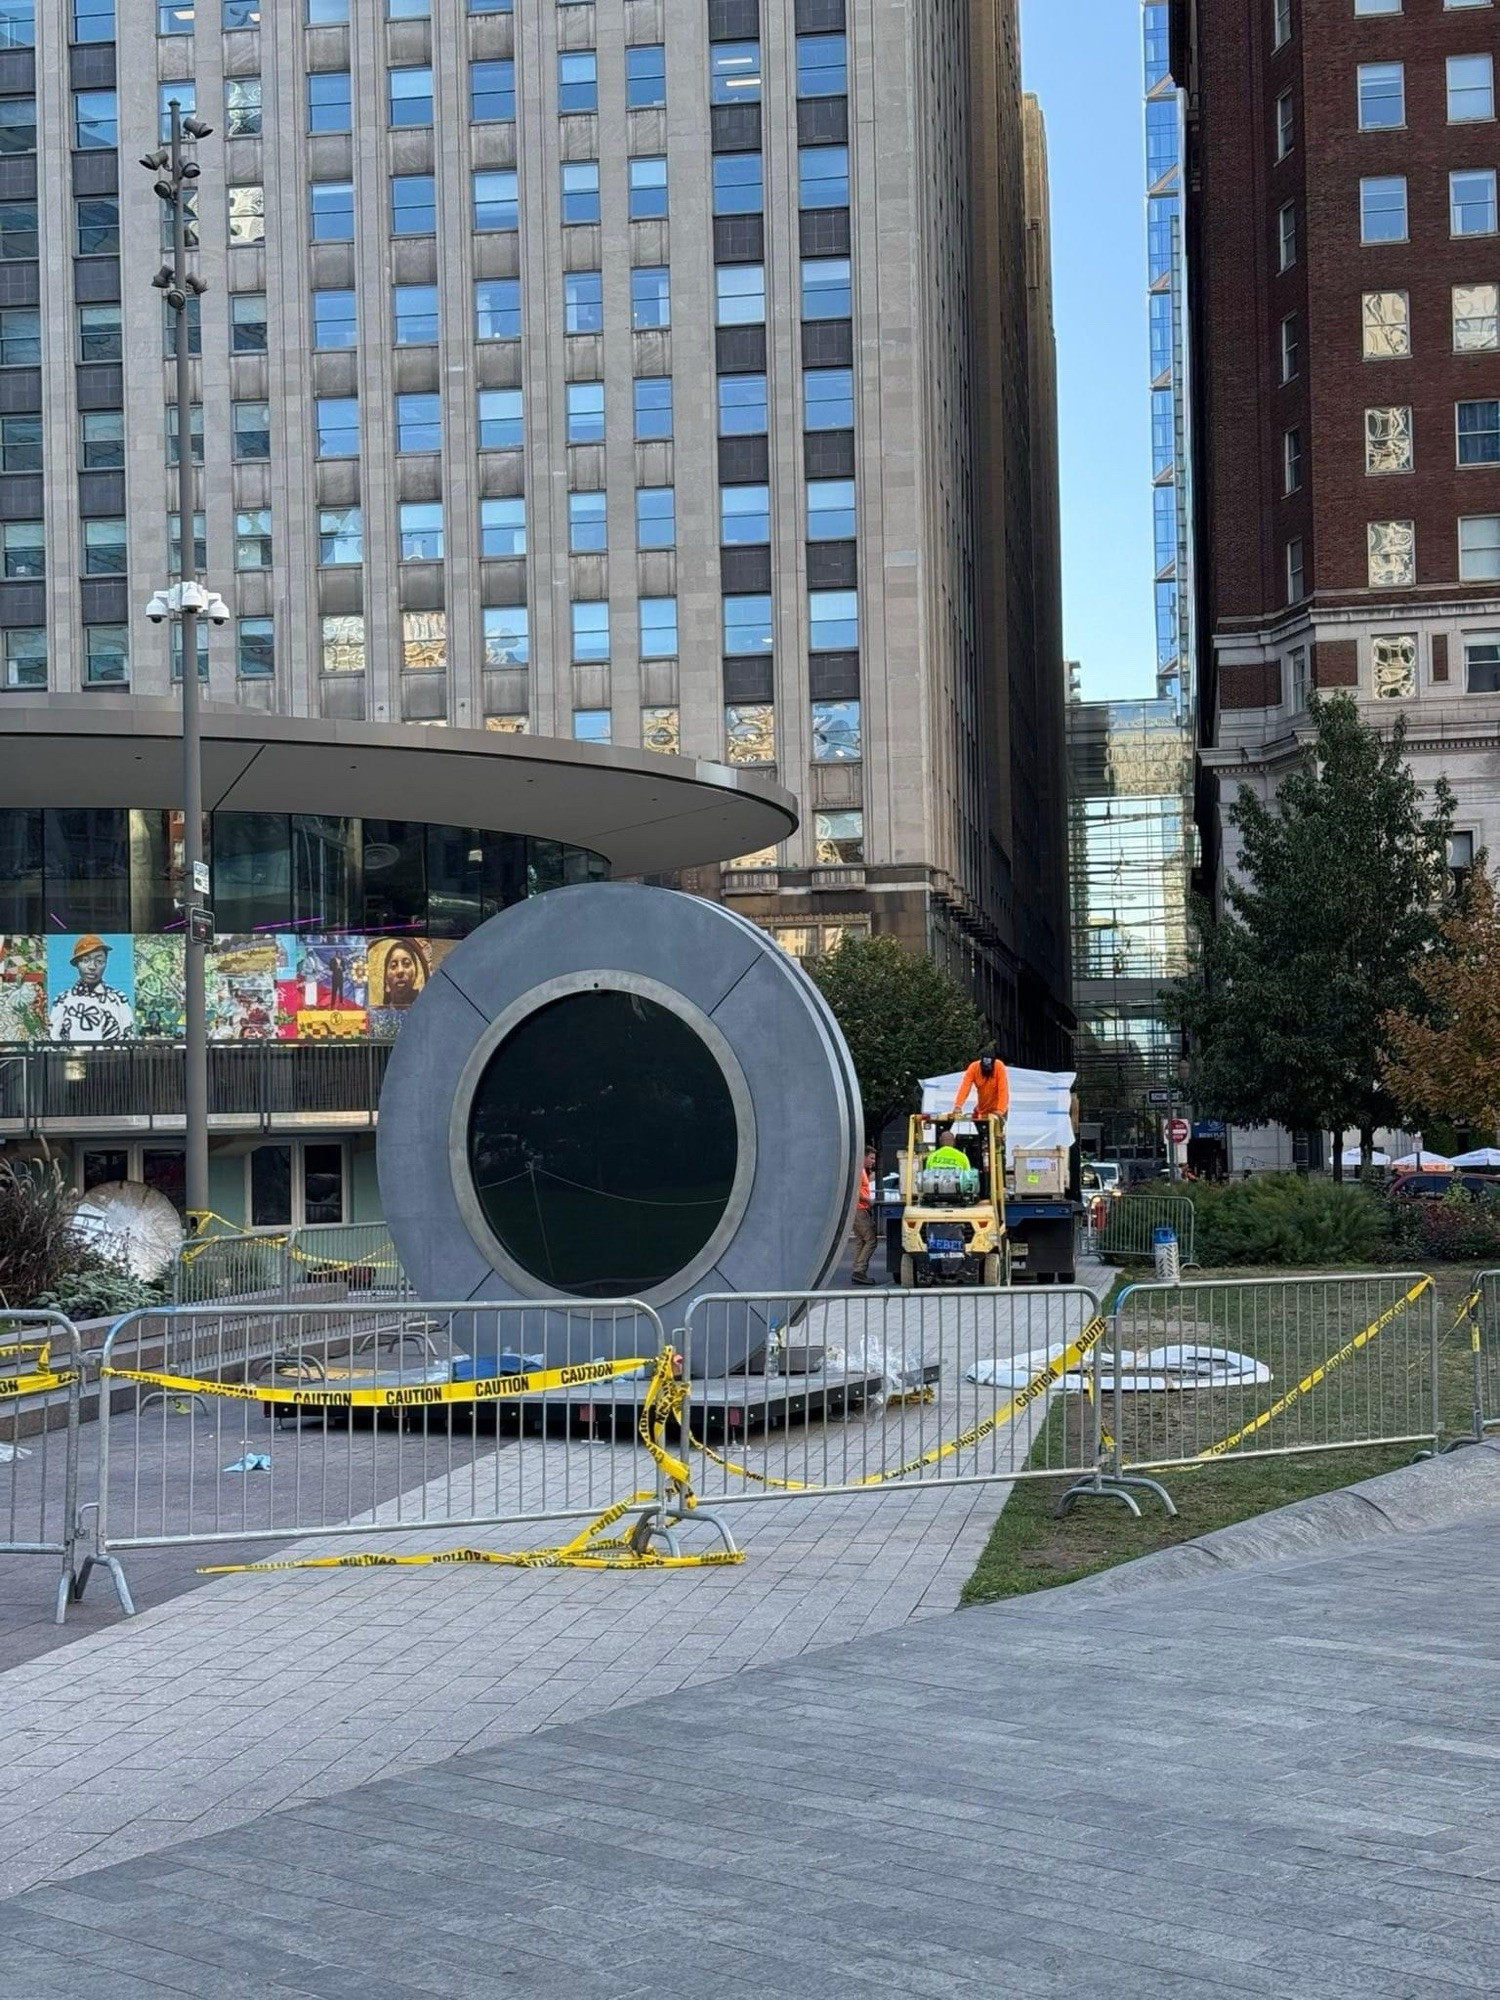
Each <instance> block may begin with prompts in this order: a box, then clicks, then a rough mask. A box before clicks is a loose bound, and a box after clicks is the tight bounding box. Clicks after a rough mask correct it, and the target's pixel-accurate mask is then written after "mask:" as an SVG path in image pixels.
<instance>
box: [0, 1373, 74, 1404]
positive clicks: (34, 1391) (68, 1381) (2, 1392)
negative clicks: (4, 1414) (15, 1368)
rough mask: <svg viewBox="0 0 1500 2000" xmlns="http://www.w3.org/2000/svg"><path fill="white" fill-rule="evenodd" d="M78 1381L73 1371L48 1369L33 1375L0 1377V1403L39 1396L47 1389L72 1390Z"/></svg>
mask: <svg viewBox="0 0 1500 2000" xmlns="http://www.w3.org/2000/svg"><path fill="white" fill-rule="evenodd" d="M77 1380H78V1375H77V1372H76V1371H75V1370H73V1369H67V1370H64V1371H62V1372H58V1371H57V1370H54V1369H50V1368H48V1369H43V1370H41V1371H40V1372H39V1373H37V1374H33V1375H0V1402H7V1403H8V1402H10V1401H11V1400H12V1399H13V1398H14V1397H17V1396H38V1395H40V1394H41V1393H42V1391H43V1390H45V1389H70V1388H71V1387H72V1386H73V1384H74V1383H75V1382H76V1381H77Z"/></svg>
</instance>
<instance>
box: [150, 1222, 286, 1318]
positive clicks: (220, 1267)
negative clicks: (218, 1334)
mask: <svg viewBox="0 0 1500 2000" xmlns="http://www.w3.org/2000/svg"><path fill="white" fill-rule="evenodd" d="M291 1244H292V1238H291V1234H290V1232H289V1231H281V1232H280V1233H277V1232H275V1231H271V1232H266V1231H258V1232H257V1231H253V1230H247V1231H245V1232H244V1233H243V1234H241V1235H233V1236H195V1237H192V1238H190V1239H189V1240H188V1241H187V1242H186V1243H184V1244H182V1245H181V1246H180V1247H179V1249H178V1252H177V1260H176V1263H175V1264H174V1266H173V1269H172V1298H173V1301H174V1303H175V1304H177V1305H180V1306H187V1305H208V1304H211V1303H212V1302H213V1301H214V1300H216V1299H285V1298H286V1297H288V1296H289V1294H290V1292H291V1286H292V1259H291Z"/></svg>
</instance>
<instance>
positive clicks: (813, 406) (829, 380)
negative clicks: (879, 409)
mask: <svg viewBox="0 0 1500 2000" xmlns="http://www.w3.org/2000/svg"><path fill="white" fill-rule="evenodd" d="M802 422H803V426H804V428H805V429H807V430H810V431H847V430H852V429H853V428H854V371H853V369H852V368H809V369H808V370H807V371H806V373H805V374H804V375H803V377H802Z"/></svg>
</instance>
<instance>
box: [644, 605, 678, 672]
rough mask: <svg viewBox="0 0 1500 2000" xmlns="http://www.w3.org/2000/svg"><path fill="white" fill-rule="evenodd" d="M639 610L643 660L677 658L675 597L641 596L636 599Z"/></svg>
mask: <svg viewBox="0 0 1500 2000" xmlns="http://www.w3.org/2000/svg"><path fill="white" fill-rule="evenodd" d="M638 606H639V611H640V639H641V658H642V659H643V660H675V659H676V658H677V599H676V598H675V597H642V598H640V599H639V600H638Z"/></svg>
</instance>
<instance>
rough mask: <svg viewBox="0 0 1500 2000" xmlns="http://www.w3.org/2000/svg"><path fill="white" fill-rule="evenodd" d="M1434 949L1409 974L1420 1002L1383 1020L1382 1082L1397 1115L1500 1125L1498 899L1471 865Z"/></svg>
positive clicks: (1481, 872)
mask: <svg viewBox="0 0 1500 2000" xmlns="http://www.w3.org/2000/svg"><path fill="white" fill-rule="evenodd" d="M1441 932H1442V937H1441V942H1440V945H1439V948H1438V949H1437V950H1436V951H1434V952H1432V953H1431V954H1429V956H1428V957H1426V958H1425V959H1423V960H1422V962H1421V964H1420V965H1418V967H1417V968H1416V971H1415V973H1414V974H1413V980H1414V983H1415V985H1416V988H1417V992H1418V993H1419V994H1420V996H1421V1004H1420V1005H1419V1006H1417V1007H1413V1008H1406V1009H1401V1010H1398V1011H1396V1012H1393V1013H1390V1014H1387V1015H1386V1016H1385V1018H1384V1020H1383V1021H1382V1023H1381V1026H1382V1029H1383V1032H1384V1034H1385V1039H1386V1057H1385V1060H1384V1063H1383V1064H1382V1068H1381V1080H1382V1082H1383V1083H1384V1085H1385V1087H1386V1089H1387V1090H1388V1091H1389V1092H1390V1094H1391V1095H1392V1097H1394V1098H1395V1099H1396V1101H1397V1102H1398V1103H1399V1104H1400V1105H1401V1107H1402V1108H1403V1110H1405V1111H1408V1112H1411V1113H1414V1114H1416V1115H1417V1116H1418V1117H1422V1118H1429V1119H1430V1118H1433V1117H1438V1118H1447V1119H1451V1120H1452V1122H1453V1123H1454V1124H1455V1125H1463V1126H1480V1127H1482V1128H1483V1129H1484V1130H1485V1131H1486V1132H1487V1133H1489V1134H1491V1135H1493V1134H1494V1132H1495V1130H1496V1128H1497V1126H1500V898H1497V896H1496V893H1495V884H1494V882H1493V881H1492V880H1491V878H1490V876H1489V874H1488V873H1487V871H1486V870H1485V869H1484V868H1483V867H1482V866H1481V867H1476V868H1475V869H1474V870H1473V871H1472V873H1471V874H1470V876H1469V878H1468V882H1467V884H1466V885H1465V889H1464V894H1463V898H1462V900H1461V902H1460V903H1459V904H1458V906H1457V908H1455V909H1454V910H1453V911H1452V912H1451V913H1450V914H1449V915H1448V916H1447V917H1446V918H1445V919H1444V920H1443V923H1442V926H1441Z"/></svg>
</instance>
